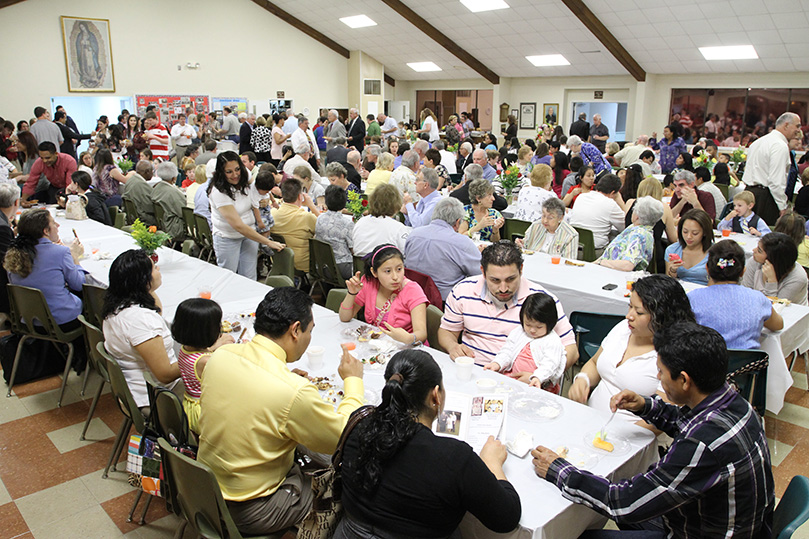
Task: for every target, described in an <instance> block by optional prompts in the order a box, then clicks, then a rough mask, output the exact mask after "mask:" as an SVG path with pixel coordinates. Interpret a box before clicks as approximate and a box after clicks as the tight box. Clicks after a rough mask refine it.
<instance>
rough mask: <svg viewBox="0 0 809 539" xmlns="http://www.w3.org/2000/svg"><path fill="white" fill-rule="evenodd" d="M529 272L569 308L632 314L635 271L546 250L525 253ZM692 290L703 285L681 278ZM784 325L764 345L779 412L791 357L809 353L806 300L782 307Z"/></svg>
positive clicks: (766, 335)
mask: <svg viewBox="0 0 809 539" xmlns="http://www.w3.org/2000/svg"><path fill="white" fill-rule="evenodd" d="M523 273H524V275H525V276H526V277H527V278H528V279H529V280H531V281H534V282H535V283H538V284H540V285H542V286H543V287H544V288H545V289H547V290H548V291H550V292H552V293H553V294H555V295H556V296H557V297H558V298H559V300H560V301H561V302H562V306H563V307H564V308H565V313H567V314H570V313H572V312H574V311H587V312H600V313H609V314H620V315H624V314H626V312H627V310H628V308H629V299H628V298H626V297H625V294H626V291H627V289H626V281H627V280H630V278H631V277H632V274H633V273H634V272H633V273H628V272H624V271H618V270H614V269H610V268H605V267H603V266H599V265H597V264H589V263H584V266H583V267H578V266H569V265H567V264H565V263H564V259H563V260H562V262H561V263H560V264H552V263H551V257H550V256H549V255H547V254H545V253H534V254H532V255H525V256H524V263H523ZM608 284H614V285H616V288H615V289H614V290H604V288H603V287H604V286H605V285H608ZM681 284H682V285H683V288H685V290H686V292H688V291H690V290H693V289H695V288H699V287H700V286H701V285H695V284H691V283H687V282H681ZM781 316H783V318H784V329H782V330H781V331H774V332H773V331H769V330H767V329H765V330H764V331H763V332H762V335H761V349H762V350H764V351H766V352H767V353H768V354H769V356H770V367H769V369H768V370H767V410H769V411H770V412H772V413H774V414H777V413H778V412H779V411H780V410H781V408H782V407H783V405H784V396H785V395H786V392H787V390H788V389H789V388H790V387H791V386H792V381H793V380H792V376H791V375H790V373H789V369H788V368H787V365H786V360H785V356H787V355H789V354H790V353H791V352H793V351H794V350H799V351H800V352H804V351H806V350H807V349H809V308H807V307H804V306H802V305H789V306H787V307H786V308H784V309H783V311H781Z"/></svg>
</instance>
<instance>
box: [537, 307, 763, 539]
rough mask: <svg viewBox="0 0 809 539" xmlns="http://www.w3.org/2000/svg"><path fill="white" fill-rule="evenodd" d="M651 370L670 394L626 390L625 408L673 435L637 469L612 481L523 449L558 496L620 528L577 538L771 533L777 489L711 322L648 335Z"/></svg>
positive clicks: (617, 402)
mask: <svg viewBox="0 0 809 539" xmlns="http://www.w3.org/2000/svg"><path fill="white" fill-rule="evenodd" d="M654 345H655V349H656V350H657V353H658V359H657V368H658V378H659V379H660V381H661V384H662V386H663V389H664V390H665V392H666V396H667V397H668V399H669V400H670V401H671V402H673V403H674V404H667V403H665V402H664V401H662V400H661V399H660V398H659V397H654V398H649V397H642V396H640V395H637V394H636V393H633V392H632V391H629V390H624V391H621V392H620V393H618V394H617V395H614V396H613V397H612V400H611V402H610V407H611V408H612V410H613V411H615V410H616V409H622V410H629V411H631V412H634V413H635V414H637V415H638V416H639V417H641V418H642V419H645V420H646V421H648V422H650V423H651V424H653V425H654V426H655V427H657V428H658V429H660V430H662V431H663V432H665V433H666V434H668V435H669V436H671V437H672V438H673V439H674V442H673V443H672V445H671V448H670V449H669V451H668V453H666V455H665V457H663V459H662V460H660V461H659V462H657V463H656V464H654V465H652V466H651V467H650V468H649V470H648V471H647V472H646V473H644V474H639V475H637V476H635V477H633V478H631V479H625V480H622V481H619V482H617V483H611V482H610V481H609V480H607V479H605V478H603V477H599V476H596V475H593V474H591V473H588V472H585V471H582V470H579V469H577V468H576V467H575V466H573V465H572V464H570V463H569V462H567V461H566V460H564V459H562V458H560V457H559V456H558V455H557V454H556V453H554V452H553V451H551V450H550V449H547V448H545V447H541V446H540V447H537V448H536V449H535V450H534V451H532V452H531V454H532V456H533V457H534V461H533V462H534V467H535V469H536V473H537V475H539V476H540V477H544V478H545V479H546V480H548V481H550V482H551V483H553V484H555V485H556V486H557V487H558V488H559V489H560V490H561V491H562V495H563V496H564V497H565V498H567V499H569V500H571V501H574V502H576V503H582V504H584V505H587V506H588V507H590V508H592V509H594V510H595V511H598V512H599V513H601V514H603V515H606V516H608V517H610V518H612V519H614V520H615V521H616V522H617V523H618V525H619V527H620V528H621V530H622V531H614V530H612V531H611V530H598V531H589V532H586V533H585V534H584V535H582V537H590V538H594V537H633V536H635V537H655V538H656V537H661V538H662V537H674V538H689V539H690V538H700V539H706V538H720V537H721V538H724V537H744V538H751V539H753V538H762V539H763V538H769V537H771V535H772V517H773V509H774V507H775V495H774V486H773V478H772V469H771V467H770V453H769V450H768V448H767V438H766V436H765V434H764V429H763V428H762V424H761V420H760V419H759V417H758V415H757V413H756V412H755V411H754V410H753V408H752V407H751V406H750V404H749V403H748V402H747V401H746V400H744V398H743V397H742V396H741V395H739V394H738V393H737V392H736V391H735V390H734V389H733V388H731V387H730V386H729V385H728V384H727V383H726V382H725V375H726V372H727V365H728V356H727V348H726V346H725V341H724V339H723V338H722V336H721V335H720V334H719V333H717V332H716V331H714V330H713V329H710V328H706V327H703V326H699V325H697V324H695V323H692V322H678V323H676V324H673V325H672V326H670V327H668V328H664V329H663V330H661V331H660V332H658V333H657V334H656V335H655V339H654Z"/></svg>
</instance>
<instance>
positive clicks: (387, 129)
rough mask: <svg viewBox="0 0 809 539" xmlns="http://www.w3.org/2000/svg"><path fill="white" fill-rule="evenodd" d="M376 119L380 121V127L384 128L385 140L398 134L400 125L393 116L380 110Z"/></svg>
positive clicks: (383, 135) (383, 136)
mask: <svg viewBox="0 0 809 539" xmlns="http://www.w3.org/2000/svg"><path fill="white" fill-rule="evenodd" d="M376 121H377V122H379V127H380V129H381V130H382V138H383V140H388V139H389V138H390V137H392V136H394V135H396V130H397V129H399V126H398V125H396V120H395V119H394V118H393V117H391V116H388V115H386V114H385V113H383V112H380V113H379V114H377V116H376Z"/></svg>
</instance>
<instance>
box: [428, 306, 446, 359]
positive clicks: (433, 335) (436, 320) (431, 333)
mask: <svg viewBox="0 0 809 539" xmlns="http://www.w3.org/2000/svg"><path fill="white" fill-rule="evenodd" d="M443 316H444V313H443V312H441V309H439V308H438V307H436V306H435V305H428V306H427V342H429V343H430V348H433V349H435V350H440V351H442V352H446V350H444V348H442V347H441V345H440V344H438V328H439V327H441V317H443Z"/></svg>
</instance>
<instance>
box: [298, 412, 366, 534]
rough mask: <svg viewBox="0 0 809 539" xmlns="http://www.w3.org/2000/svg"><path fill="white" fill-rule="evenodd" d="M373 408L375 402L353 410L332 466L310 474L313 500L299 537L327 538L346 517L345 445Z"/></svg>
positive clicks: (301, 524) (299, 530)
mask: <svg viewBox="0 0 809 539" xmlns="http://www.w3.org/2000/svg"><path fill="white" fill-rule="evenodd" d="M373 411H374V407H373V406H363V407H361V408H359V409H358V410H357V411H356V412H354V413H353V414H352V415H351V417H350V418H349V420H348V423H347V424H346V428H345V429H343V433H342V434H341V435H340V441H339V442H338V443H337V449H336V450H335V451H334V455H333V456H332V458H331V464H330V465H329V467H328V468H326V469H323V470H318V471H316V472H312V473H308V474H307V475H311V476H312V491H313V492H314V500H313V501H312V509H311V510H310V511H309V514H307V515H306V516H305V517H304V518H303V520H302V521H301V523H300V524H299V525H298V539H328V538H330V537H331V536H332V535H334V532H335V530H336V529H337V525H338V524H339V523H340V519H341V518H342V517H343V503H342V501H341V493H342V490H343V489H342V479H341V476H342V466H343V449H344V448H345V443H346V440H347V439H348V436H349V435H350V434H351V431H352V430H354V427H356V426H357V424H358V423H359V422H360V421H362V420H363V419H365V418H366V417H368V416H369V415H370V414H371V412H373Z"/></svg>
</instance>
